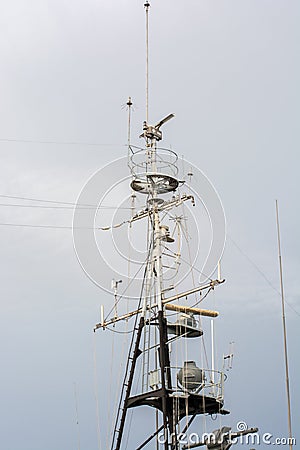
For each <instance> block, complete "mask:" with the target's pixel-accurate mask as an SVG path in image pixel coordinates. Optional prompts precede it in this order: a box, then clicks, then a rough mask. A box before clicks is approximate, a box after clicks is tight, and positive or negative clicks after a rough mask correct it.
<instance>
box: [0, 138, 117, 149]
mask: <svg viewBox="0 0 300 450" xmlns="http://www.w3.org/2000/svg"><path fill="white" fill-rule="evenodd" d="M0 142H18V143H22V144H46V145H49V144H50V145H86V146H88V147H119V146H120V145H121V146H122V147H124V144H101V143H98V142H76V141H69V142H68V141H47V140H36V139H14V138H12V139H10V138H0Z"/></svg>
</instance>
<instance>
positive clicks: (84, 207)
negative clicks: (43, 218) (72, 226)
mask: <svg viewBox="0 0 300 450" xmlns="http://www.w3.org/2000/svg"><path fill="white" fill-rule="evenodd" d="M0 197H1V198H10V199H14V200H26V201H31V202H39V203H56V204H59V205H71V206H76V207H79V208H82V209H128V210H130V209H131V208H130V207H128V208H127V207H125V206H112V205H100V206H98V205H93V204H88V203H73V202H63V201H59V200H46V199H39V198H32V197H20V196H15V195H4V194H0ZM0 206H19V207H27V208H33V207H37V208H39V207H40V208H55V209H56V208H57V209H59V207H58V206H41V205H36V206H35V205H20V204H17V205H16V204H8V203H1V204H0ZM61 209H74V208H67V207H61Z"/></svg>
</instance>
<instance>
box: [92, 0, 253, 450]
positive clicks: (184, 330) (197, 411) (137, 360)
mask: <svg viewBox="0 0 300 450" xmlns="http://www.w3.org/2000/svg"><path fill="white" fill-rule="evenodd" d="M144 7H145V12H146V120H145V121H144V123H143V132H142V134H141V135H140V138H143V139H144V147H138V146H133V145H132V144H131V142H130V107H131V105H132V102H131V98H129V100H128V103H127V105H128V107H129V131H128V165H129V167H130V170H131V175H132V181H131V183H130V188H131V191H132V192H133V195H134V197H135V195H136V194H139V195H141V196H144V198H146V205H145V208H144V209H143V210H142V211H140V212H137V213H136V214H135V215H133V217H132V218H131V220H130V221H129V223H130V226H131V225H132V224H133V223H134V222H136V221H140V220H148V230H149V233H148V241H147V261H146V263H145V270H144V275H143V281H142V287H141V292H140V296H139V300H138V305H137V307H136V309H134V310H132V311H129V312H128V311H127V312H126V313H125V314H121V315H118V310H117V308H116V304H117V298H116V293H115V308H114V313H115V314H114V315H113V316H112V317H107V318H105V316H104V311H103V310H102V313H101V322H100V323H98V324H96V325H95V327H94V331H96V330H97V329H100V328H103V329H105V328H107V327H108V326H109V325H113V326H115V324H116V323H117V322H120V321H124V320H129V319H130V318H134V327H133V332H132V338H131V343H130V346H129V351H128V358H127V365H126V368H125V375H124V379H123V384H122V389H121V394H120V399H119V405H118V410H117V417H116V420H115V426H114V431H113V436H112V443H111V450H121V449H122V448H123V447H124V446H123V442H124V440H125V439H124V431H125V424H126V419H127V413H128V410H129V409H131V408H137V407H141V406H150V407H152V408H154V409H155V410H156V418H158V417H159V415H158V414H157V412H160V413H161V424H160V425H159V423H158V420H157V423H156V425H157V429H156V430H155V431H154V432H152V434H150V436H149V437H147V438H146V439H145V440H144V442H142V443H141V444H140V445H139V447H137V450H141V449H142V448H144V447H145V446H146V445H147V444H148V443H149V442H150V441H151V440H152V439H154V438H158V435H159V433H163V442H161V441H160V443H161V444H162V445H163V448H164V450H179V448H180V445H181V444H180V442H179V439H178V435H179V433H180V432H181V433H182V432H186V431H187V430H188V428H189V427H190V426H191V424H192V422H193V421H194V419H195V417H196V416H197V415H204V414H210V415H215V414H223V415H225V414H229V412H228V411H226V410H225V409H223V405H224V395H223V388H224V381H225V378H226V376H225V375H224V373H223V372H219V371H216V370H215V369H214V358H212V360H213V367H212V369H209V368H199V367H197V365H196V363H195V361H184V363H183V366H180V367H178V366H176V365H175V366H173V365H172V362H171V359H172V358H171V356H170V348H169V345H170V342H174V341H175V342H177V341H180V339H182V338H183V339H189V338H199V337H201V336H202V335H203V331H202V329H201V328H200V322H197V320H196V319H195V317H197V316H204V317H205V316H206V317H213V318H215V317H217V316H218V312H217V311H212V310H207V309H202V308H198V307H195V306H197V304H198V303H199V301H198V302H197V303H196V305H191V306H190V305H189V304H188V303H185V304H184V305H178V303H174V302H177V301H178V300H179V299H183V298H185V299H189V298H190V296H191V295H196V294H201V293H202V292H209V291H210V290H213V289H214V288H215V287H217V286H218V285H220V284H222V283H223V282H224V281H225V280H223V279H221V276H220V270H218V278H217V279H215V280H212V279H210V281H208V282H207V283H206V284H202V285H201V284H200V285H198V286H195V285H194V286H193V287H192V288H190V289H188V290H186V289H185V290H182V291H181V292H180V291H179V292H178V291H176V293H174V294H173V295H170V294H168V292H169V290H171V289H174V286H170V285H169V284H168V285H165V281H164V278H165V277H164V268H165V267H166V266H165V264H164V261H165V257H166V251H168V252H169V249H168V247H167V245H171V244H172V243H174V241H175V239H174V238H173V237H172V236H171V234H170V231H169V226H167V225H166V224H165V223H164V220H165V217H166V214H167V213H168V212H169V211H170V210H171V209H172V208H174V207H178V206H180V205H183V204H184V203H185V202H187V201H191V203H192V205H193V206H194V205H195V202H194V198H193V196H192V195H187V194H177V195H175V194H176V191H177V188H178V187H179V186H180V185H181V184H182V183H183V182H182V181H180V179H179V175H178V168H177V160H178V157H177V155H176V153H175V152H174V151H172V150H169V149H165V148H160V147H159V146H158V143H159V142H160V141H161V140H162V137H163V136H162V131H161V127H162V126H163V125H165V124H166V123H167V122H168V121H169V120H171V119H172V118H173V117H174V114H169V115H167V116H166V117H164V118H163V119H162V120H160V121H159V122H157V123H156V124H155V125H152V124H151V123H150V122H149V8H150V3H149V2H148V1H146V3H145V4H144ZM164 196H166V197H164ZM170 197H171V198H170ZM173 253H174V255H176V252H173ZM177 255H180V252H179V253H178V254H177ZM172 257H175V256H172ZM176 258H177V256H176ZM119 282H120V281H119ZM117 283H118V282H117ZM115 284H116V282H115ZM170 312H171V313H172V314H176V315H177V317H178V318H177V321H176V322H175V323H174V322H169V320H168V318H169V316H168V314H170ZM212 328H213V327H212ZM138 369H139V370H138ZM138 375H141V377H139V376H138ZM182 419H186V423H185V425H184V427H183V428H180V422H181V420H182ZM225 428H226V429H227V431H228V430H230V428H228V427H225ZM253 430H254V429H251V430H250V431H247V430H246V432H245V434H246V433H247V432H254V431H253ZM225 431H226V430H225ZM216 432H218V430H216ZM157 442H158V441H157ZM200 445H204V444H200ZM189 448H192V447H189ZM227 448H229V447H226V448H225V447H224V450H227ZM216 450H218V449H216Z"/></svg>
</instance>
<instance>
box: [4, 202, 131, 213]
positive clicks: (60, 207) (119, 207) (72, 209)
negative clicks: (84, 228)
mask: <svg viewBox="0 0 300 450" xmlns="http://www.w3.org/2000/svg"><path fill="white" fill-rule="evenodd" d="M0 206H9V207H18V208H40V209H62V210H67V209H69V210H71V211H74V209H86V210H95V211H96V210H98V209H114V210H118V209H126V210H130V209H131V208H130V207H128V208H127V207H125V206H102V205H101V206H78V205H74V206H48V205H21V204H13V203H0Z"/></svg>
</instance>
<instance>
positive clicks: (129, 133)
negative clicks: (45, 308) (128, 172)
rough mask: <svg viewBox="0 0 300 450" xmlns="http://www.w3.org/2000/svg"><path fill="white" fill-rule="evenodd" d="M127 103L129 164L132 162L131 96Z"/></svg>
mask: <svg viewBox="0 0 300 450" xmlns="http://www.w3.org/2000/svg"><path fill="white" fill-rule="evenodd" d="M126 105H127V107H128V131H127V146H128V155H127V156H128V161H127V164H128V165H129V163H130V140H131V108H132V100H131V97H128V100H127V103H126Z"/></svg>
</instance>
